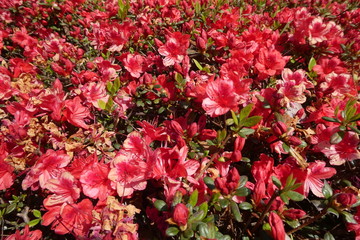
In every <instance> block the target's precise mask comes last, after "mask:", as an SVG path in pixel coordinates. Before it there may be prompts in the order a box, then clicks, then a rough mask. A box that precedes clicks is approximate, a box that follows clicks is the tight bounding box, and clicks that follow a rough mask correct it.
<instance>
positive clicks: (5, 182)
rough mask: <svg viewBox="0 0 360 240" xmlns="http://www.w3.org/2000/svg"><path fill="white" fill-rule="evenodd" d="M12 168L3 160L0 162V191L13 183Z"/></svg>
mask: <svg viewBox="0 0 360 240" xmlns="http://www.w3.org/2000/svg"><path fill="white" fill-rule="evenodd" d="M13 171H14V168H13V167H12V166H11V165H10V164H9V163H7V162H5V161H4V160H0V191H1V190H4V189H7V188H9V187H11V185H13V183H14V179H15V175H14V174H13Z"/></svg>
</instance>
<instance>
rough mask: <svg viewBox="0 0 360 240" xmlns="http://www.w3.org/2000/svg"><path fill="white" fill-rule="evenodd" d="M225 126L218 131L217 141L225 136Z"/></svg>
mask: <svg viewBox="0 0 360 240" xmlns="http://www.w3.org/2000/svg"><path fill="white" fill-rule="evenodd" d="M226 134H227V132H226V128H224V129H223V130H221V131H219V132H218V142H219V143H220V142H221V141H222V140H224V139H225V138H226Z"/></svg>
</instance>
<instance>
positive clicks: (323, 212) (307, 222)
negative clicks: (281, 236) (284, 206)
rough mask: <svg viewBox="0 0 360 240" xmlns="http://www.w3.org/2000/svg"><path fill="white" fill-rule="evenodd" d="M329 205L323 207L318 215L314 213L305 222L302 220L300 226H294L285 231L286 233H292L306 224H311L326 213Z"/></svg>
mask: <svg viewBox="0 0 360 240" xmlns="http://www.w3.org/2000/svg"><path fill="white" fill-rule="evenodd" d="M328 208H329V207H325V208H324V209H323V210H322V211H321V212H320V213H319V214H318V215H316V216H315V217H313V218H309V219H308V220H307V221H306V222H304V223H303V224H301V225H300V226H298V227H297V228H294V229H292V230H290V231H288V232H287V234H292V233H294V232H296V231H298V230H300V229H302V228H304V227H306V226H307V225H310V224H312V223H313V222H315V221H317V220H318V219H320V218H321V217H322V216H324V215H325V214H326V213H327V210H328Z"/></svg>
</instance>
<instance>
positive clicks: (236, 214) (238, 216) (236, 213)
mask: <svg viewBox="0 0 360 240" xmlns="http://www.w3.org/2000/svg"><path fill="white" fill-rule="evenodd" d="M230 207H231V212H232V214H233V216H234V218H235V220H236V221H237V222H242V217H241V214H240V209H239V206H238V205H237V203H236V202H234V201H231V203H230Z"/></svg>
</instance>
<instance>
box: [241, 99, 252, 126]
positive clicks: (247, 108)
mask: <svg viewBox="0 0 360 240" xmlns="http://www.w3.org/2000/svg"><path fill="white" fill-rule="evenodd" d="M253 106H254V104H252V103H251V104H248V105H246V106H245V107H244V108H243V109H241V111H240V122H241V121H242V120H244V119H245V118H247V117H248V116H249V115H250V112H251V110H252V108H253Z"/></svg>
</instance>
